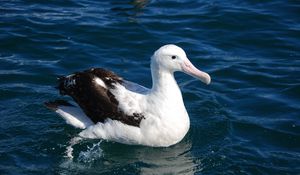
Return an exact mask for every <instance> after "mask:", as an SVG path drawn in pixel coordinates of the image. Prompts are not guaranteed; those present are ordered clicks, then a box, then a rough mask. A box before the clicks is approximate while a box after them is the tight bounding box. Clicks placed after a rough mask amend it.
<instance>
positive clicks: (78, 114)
mask: <svg viewBox="0 0 300 175" xmlns="http://www.w3.org/2000/svg"><path fill="white" fill-rule="evenodd" d="M45 105H46V107H47V108H49V109H51V110H53V111H55V112H56V113H58V114H59V115H60V116H61V117H62V118H63V119H65V121H66V123H68V124H70V125H72V126H74V127H76V128H80V129H85V128H87V127H89V126H91V125H93V124H94V123H93V122H92V121H91V120H90V118H89V117H87V116H86V115H85V113H84V112H83V111H82V109H81V108H80V107H78V106H74V105H72V104H71V103H69V102H67V101H65V100H55V101H49V102H45Z"/></svg>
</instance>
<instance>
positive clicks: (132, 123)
mask: <svg viewBox="0 0 300 175" xmlns="http://www.w3.org/2000/svg"><path fill="white" fill-rule="evenodd" d="M175 71H183V72H186V73H187V74H190V75H192V76H194V77H197V78H198V79H200V80H201V81H203V82H205V83H206V84H209V83H210V77H209V75H208V74H206V73H204V72H202V71H200V70H198V69H196V68H195V67H194V66H193V65H192V64H191V62H190V61H189V60H188V59H187V57H186V54H185V52H184V51H183V50H182V49H181V48H180V47H178V46H175V45H165V46H163V47H161V48H160V49H158V50H157V51H156V52H155V53H154V55H153V56H152V58H151V74H152V81H153V83H152V88H151V89H147V88H145V87H143V86H141V85H138V84H136V83H133V82H130V81H126V80H124V79H123V78H121V77H119V76H118V75H116V74H114V73H113V72H111V71H107V70H105V69H101V68H95V69H89V70H86V71H83V72H77V73H74V74H72V75H69V76H66V77H62V78H60V80H59V86H58V88H59V90H60V93H61V94H62V95H69V96H71V97H72V98H73V99H74V101H75V102H76V103H77V104H70V103H68V102H65V101H52V102H48V103H46V106H47V107H49V108H50V109H53V110H54V111H56V112H57V113H58V114H60V115H61V116H62V117H63V118H64V119H65V120H66V122H67V123H68V124H71V125H73V126H75V127H78V128H81V129H84V130H83V131H82V132H81V133H80V134H79V135H80V136H81V137H85V138H101V139H105V140H111V141H116V142H120V143H125V144H134V145H147V146H154V147H167V146H170V145H173V144H176V143H178V142H179V141H180V140H182V139H183V137H184V136H185V135H186V133H187V132H188V130H189V127H190V120H189V116H188V113H187V111H186V108H185V106H184V103H183V98H182V94H181V91H180V88H179V87H178V85H177V82H176V80H175V78H174V72H175Z"/></svg>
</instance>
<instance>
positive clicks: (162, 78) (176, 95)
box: [150, 64, 182, 101]
mask: <svg viewBox="0 0 300 175" xmlns="http://www.w3.org/2000/svg"><path fill="white" fill-rule="evenodd" d="M151 75H152V88H151V91H150V94H152V95H155V96H160V97H161V98H164V99H166V100H175V99H176V101H177V100H179V101H182V95H181V91H180V89H179V87H178V85H177V82H176V80H175V78H174V73H173V72H170V71H168V70H166V69H164V68H161V67H159V66H158V65H155V64H151Z"/></svg>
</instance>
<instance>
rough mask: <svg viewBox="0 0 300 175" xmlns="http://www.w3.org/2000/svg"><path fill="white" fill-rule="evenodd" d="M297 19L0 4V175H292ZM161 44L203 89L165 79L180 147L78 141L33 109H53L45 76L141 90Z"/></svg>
mask: <svg viewBox="0 0 300 175" xmlns="http://www.w3.org/2000/svg"><path fill="white" fill-rule="evenodd" d="M299 11H300V2H299V1H297V0H288V1H285V0H265V1H258V0H232V1H226V0H225V1H223V0H210V1H203V0H196V1H188V0H182V1H169V0H168V1H158V0H157V1H156V0H152V1H150V0H132V1H125V0H122V1H121V0H120V1H92V0H76V1H75V0H67V1H59V0H49V1H38V0H27V1H21V0H14V1H11V0H2V1H1V2H0V174H272V175H274V174H280V175H281V174H293V175H295V174H300V166H299V165H300V59H299V58H300V13H299ZM168 43H174V44H177V45H179V46H181V47H182V48H184V49H185V50H186V52H187V55H188V57H189V58H190V60H191V61H192V62H193V63H194V64H195V65H196V66H197V67H198V68H200V69H202V70H203V71H206V72H208V73H209V74H210V75H211V77H212V83H211V85H209V86H206V85H204V84H203V83H201V82H200V81H197V80H195V79H193V78H192V77H189V76H187V75H185V74H183V73H176V79H177V81H178V83H179V85H180V87H181V90H182V93H183V98H184V101H185V105H186V108H187V110H188V113H189V116H190V120H191V127H190V130H189V132H188V134H187V135H186V137H185V138H184V139H183V140H182V141H181V142H180V143H178V144H176V145H174V146H171V147H168V148H151V147H144V146H128V145H123V144H119V143H114V142H107V141H102V140H79V139H78V137H77V136H78V135H77V134H78V133H79V132H80V130H79V129H74V128H73V127H72V126H69V125H67V124H66V123H65V122H64V120H63V119H62V118H60V117H59V116H58V115H56V114H55V113H53V112H51V111H49V110H48V109H46V108H45V107H44V106H43V102H45V101H47V100H53V99H56V98H62V97H60V96H59V94H58V92H57V90H56V89H55V88H54V87H55V85H56V76H58V75H66V74H70V73H72V72H75V71H78V70H84V69H87V68H90V67H104V68H107V69H110V70H113V71H114V72H116V73H118V74H120V75H122V76H123V77H124V78H125V79H127V80H130V81H134V82H137V83H140V84H142V85H144V86H146V87H151V76H150V69H149V59H150V56H151V55H152V53H153V51H155V50H156V49H157V48H159V47H160V46H162V45H164V44H168ZM63 98H65V99H68V98H66V97H63ZM71 156H72V157H73V158H70V157H71Z"/></svg>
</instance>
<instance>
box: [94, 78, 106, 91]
mask: <svg viewBox="0 0 300 175" xmlns="http://www.w3.org/2000/svg"><path fill="white" fill-rule="evenodd" d="M94 81H95V82H96V83H97V84H98V85H100V86H102V87H103V88H105V89H107V86H106V84H105V83H104V81H102V80H101V79H100V78H94Z"/></svg>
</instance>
